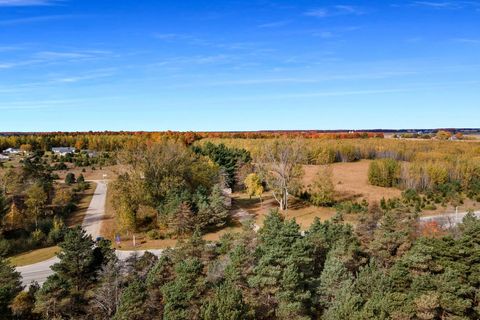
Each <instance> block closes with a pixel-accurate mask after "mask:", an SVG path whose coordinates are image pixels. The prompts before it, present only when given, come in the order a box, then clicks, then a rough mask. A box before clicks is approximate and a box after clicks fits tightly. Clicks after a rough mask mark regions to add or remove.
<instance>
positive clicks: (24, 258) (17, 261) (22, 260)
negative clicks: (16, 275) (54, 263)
mask: <svg viewBox="0 0 480 320" xmlns="http://www.w3.org/2000/svg"><path fill="white" fill-rule="evenodd" d="M59 249H60V248H59V247H57V246H54V247H48V248H42V249H38V250H32V251H29V252H25V253H22V254H19V255H16V256H13V257H11V258H9V259H8V261H9V262H10V264H11V265H13V266H15V267H22V266H27V265H30V264H34V263H37V262H41V261H45V260H48V259H50V258H53V257H54V256H55V254H56V253H57V252H58V250H59Z"/></svg>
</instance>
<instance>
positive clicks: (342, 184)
mask: <svg viewBox="0 0 480 320" xmlns="http://www.w3.org/2000/svg"><path fill="white" fill-rule="evenodd" d="M370 162H371V160H362V161H358V162H348V163H335V164H332V165H331V167H332V171H333V183H334V186H335V193H336V195H335V198H336V200H339V201H342V200H356V201H362V200H363V199H365V200H367V201H368V202H369V203H372V202H375V201H377V202H379V201H380V200H381V199H382V198H385V199H389V198H394V197H400V196H401V194H402V191H401V190H399V189H396V188H383V187H377V186H372V185H370V184H369V183H368V168H369V166H370ZM319 168H320V166H316V165H308V166H304V171H305V176H304V179H303V182H304V184H305V185H306V186H307V185H309V184H311V183H312V181H313V179H314V178H315V175H316V174H317V172H318V170H319Z"/></svg>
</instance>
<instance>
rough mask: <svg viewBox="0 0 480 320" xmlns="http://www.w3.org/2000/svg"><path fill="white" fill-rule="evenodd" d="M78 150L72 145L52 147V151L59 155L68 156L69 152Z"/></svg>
mask: <svg viewBox="0 0 480 320" xmlns="http://www.w3.org/2000/svg"><path fill="white" fill-rule="evenodd" d="M75 151H76V149H75V148H72V147H58V148H52V152H53V153H54V154H56V155H59V156H66V155H67V154H72V153H74V152H75Z"/></svg>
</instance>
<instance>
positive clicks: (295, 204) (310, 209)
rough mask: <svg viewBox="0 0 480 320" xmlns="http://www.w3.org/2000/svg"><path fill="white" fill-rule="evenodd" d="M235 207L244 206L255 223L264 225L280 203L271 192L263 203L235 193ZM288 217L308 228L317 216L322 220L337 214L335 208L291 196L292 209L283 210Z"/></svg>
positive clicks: (303, 227) (265, 195)
mask: <svg viewBox="0 0 480 320" xmlns="http://www.w3.org/2000/svg"><path fill="white" fill-rule="evenodd" d="M233 205H234V207H235V206H236V207H238V208H242V209H244V210H246V211H248V212H249V213H250V214H251V215H252V216H253V217H254V219H255V223H256V224H257V225H259V226H260V227H261V226H263V221H264V220H265V216H266V215H267V214H268V212H269V210H270V209H275V208H278V204H277V202H276V201H275V199H274V198H273V196H272V195H270V194H269V193H265V194H264V196H263V203H262V204H261V203H260V200H259V199H258V198H255V199H253V198H252V199H250V198H249V197H248V196H247V195H246V194H243V193H235V194H234V195H233ZM282 214H283V215H285V218H286V219H295V221H296V222H297V223H298V224H299V225H300V227H301V228H302V229H307V228H308V227H309V226H310V225H311V224H312V222H313V221H314V219H315V218H316V217H318V218H320V220H321V221H325V220H327V219H330V218H331V217H333V216H334V215H335V209H333V208H319V207H315V206H312V205H309V204H307V203H305V202H304V201H301V200H298V199H296V198H293V197H291V198H290V209H288V210H287V211H284V212H282Z"/></svg>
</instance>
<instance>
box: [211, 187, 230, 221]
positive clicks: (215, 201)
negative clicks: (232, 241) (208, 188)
mask: <svg viewBox="0 0 480 320" xmlns="http://www.w3.org/2000/svg"><path fill="white" fill-rule="evenodd" d="M208 201H209V204H210V209H211V218H210V221H209V224H210V225H212V226H215V227H222V226H224V225H225V224H226V223H227V219H228V210H227V208H226V206H225V197H224V196H223V193H222V190H221V189H220V186H219V185H218V184H217V185H215V186H214V187H213V189H212V193H211V194H210V196H209V197H208Z"/></svg>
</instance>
